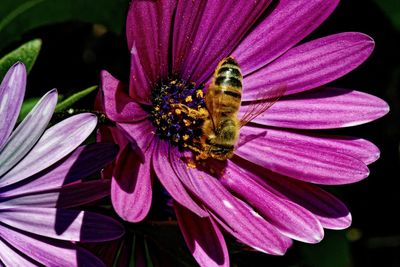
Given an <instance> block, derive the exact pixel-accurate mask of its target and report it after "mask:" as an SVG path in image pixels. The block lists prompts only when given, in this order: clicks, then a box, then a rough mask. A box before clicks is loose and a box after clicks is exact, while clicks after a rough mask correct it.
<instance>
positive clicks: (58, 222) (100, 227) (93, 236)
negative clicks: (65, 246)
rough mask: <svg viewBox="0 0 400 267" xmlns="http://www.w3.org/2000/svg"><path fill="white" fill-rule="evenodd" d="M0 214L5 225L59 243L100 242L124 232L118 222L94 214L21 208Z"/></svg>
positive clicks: (52, 209) (2, 210)
mask: <svg viewBox="0 0 400 267" xmlns="http://www.w3.org/2000/svg"><path fill="white" fill-rule="evenodd" d="M0 212H1V215H0V219H1V222H2V223H4V224H7V225H10V226H12V227H14V228H17V229H23V230H24V231H27V232H30V233H34V234H37V235H41V236H45V237H50V238H55V239H58V240H69V241H82V242H102V241H108V240H113V239H117V238H118V237H120V236H122V235H123V233H124V229H123V227H122V225H121V224H119V223H118V222H117V221H115V220H113V219H111V218H109V217H107V216H104V215H100V214H96V213H93V212H87V211H78V210H66V209H57V208H39V207H20V206H14V207H13V206H10V207H6V206H1V207H0ZM99 233H101V234H99Z"/></svg>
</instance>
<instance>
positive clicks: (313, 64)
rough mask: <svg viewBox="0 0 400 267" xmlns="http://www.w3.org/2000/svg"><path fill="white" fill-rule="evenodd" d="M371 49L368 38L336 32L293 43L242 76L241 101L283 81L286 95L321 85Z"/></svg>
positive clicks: (344, 72)
mask: <svg viewBox="0 0 400 267" xmlns="http://www.w3.org/2000/svg"><path fill="white" fill-rule="evenodd" d="M373 49H374V41H373V40H372V39H371V37H369V36H367V35H365V34H362V33H355V32H348V33H339V34H335V35H331V36H327V37H324V38H320V39H317V40H314V41H311V42H308V43H305V44H303V45H300V46H297V47H295V48H293V49H291V50H290V51H288V52H287V53H285V54H284V55H282V56H281V57H279V58H278V59H276V60H275V61H274V62H273V63H271V64H269V65H267V66H265V67H264V68H262V69H260V70H258V71H256V72H254V73H252V74H250V75H248V76H246V77H245V79H244V82H243V84H244V88H245V89H244V92H243V96H242V101H248V100H255V99H258V98H259V97H260V91H262V90H266V89H268V88H271V87H272V86H275V85H279V84H284V85H286V86H287V90H286V95H289V94H294V93H298V92H302V91H306V90H309V89H313V88H316V87H319V86H322V85H325V84H327V83H329V82H331V81H333V80H335V79H337V78H340V77H342V76H343V75H345V74H347V73H348V72H350V71H352V70H353V69H355V68H356V67H358V66H359V65H360V64H361V63H363V62H364V61H365V60H366V59H367V58H368V57H369V55H370V54H371V53H372V50H373Z"/></svg>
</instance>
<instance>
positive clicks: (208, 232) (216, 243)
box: [174, 203, 229, 267]
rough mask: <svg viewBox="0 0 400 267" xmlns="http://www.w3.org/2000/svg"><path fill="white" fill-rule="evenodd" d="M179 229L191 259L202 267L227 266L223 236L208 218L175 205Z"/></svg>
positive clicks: (227, 256) (226, 253)
mask: <svg viewBox="0 0 400 267" xmlns="http://www.w3.org/2000/svg"><path fill="white" fill-rule="evenodd" d="M174 210H175V214H176V217H177V220H178V224H179V228H180V229H181V231H182V234H183V237H184V238H185V241H186V245H187V246H188V248H189V250H190V252H191V253H192V255H193V257H194V258H195V259H196V261H197V263H198V264H199V265H200V266H203V267H208V266H210V267H214V266H229V254H228V248H227V247H226V243H225V239H224V236H223V235H222V233H221V230H220V229H219V227H218V225H217V224H216V223H215V222H214V220H213V219H212V218H210V217H207V218H200V217H198V216H196V214H194V213H192V212H190V211H189V210H188V209H186V208H184V207H182V206H181V205H179V204H177V203H175V205H174Z"/></svg>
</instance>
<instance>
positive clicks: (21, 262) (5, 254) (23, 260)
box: [0, 238, 39, 267]
mask: <svg viewBox="0 0 400 267" xmlns="http://www.w3.org/2000/svg"><path fill="white" fill-rule="evenodd" d="M3 264H5V265H3ZM38 265H39V264H38V263H37V262H34V261H33V260H32V259H28V257H27V256H24V255H22V254H21V253H19V252H18V251H16V250H15V248H13V247H12V246H11V245H9V244H6V243H5V242H4V241H3V240H2V239H1V238H0V266H24V267H36V266H38Z"/></svg>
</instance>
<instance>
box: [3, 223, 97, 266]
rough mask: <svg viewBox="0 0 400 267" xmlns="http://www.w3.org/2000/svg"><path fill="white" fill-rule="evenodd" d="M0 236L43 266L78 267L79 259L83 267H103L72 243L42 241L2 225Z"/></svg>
mask: <svg viewBox="0 0 400 267" xmlns="http://www.w3.org/2000/svg"><path fill="white" fill-rule="evenodd" d="M0 235H1V237H2V238H3V239H4V240H5V241H7V242H8V243H9V244H10V245H11V246H13V247H14V248H15V249H17V250H19V251H21V252H22V253H24V254H27V255H29V256H30V257H31V258H32V259H34V260H35V261H37V262H39V263H41V264H43V265H45V266H54V267H55V266H65V267H66V266H78V259H79V258H80V257H81V258H84V259H85V262H84V264H85V266H88V267H98V266H104V264H103V263H102V262H101V261H100V260H99V259H98V258H96V257H95V256H93V255H92V254H91V253H89V252H87V251H86V250H84V249H82V248H79V247H77V246H76V245H74V244H72V243H66V242H60V241H56V240H47V239H46V240H45V241H44V239H41V238H40V237H37V236H33V235H32V236H31V235H29V234H26V233H22V232H19V231H14V230H11V229H9V228H7V227H5V226H3V225H0Z"/></svg>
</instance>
